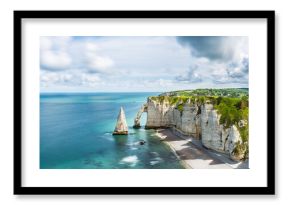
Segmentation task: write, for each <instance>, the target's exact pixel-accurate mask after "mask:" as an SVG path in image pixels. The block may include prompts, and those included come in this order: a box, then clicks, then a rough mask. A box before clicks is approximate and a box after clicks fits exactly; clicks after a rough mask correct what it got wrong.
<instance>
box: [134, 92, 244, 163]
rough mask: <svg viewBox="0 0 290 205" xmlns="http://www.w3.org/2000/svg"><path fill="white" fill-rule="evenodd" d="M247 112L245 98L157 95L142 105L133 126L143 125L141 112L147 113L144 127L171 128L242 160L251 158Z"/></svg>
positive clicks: (206, 145)
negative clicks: (224, 98)
mask: <svg viewBox="0 0 290 205" xmlns="http://www.w3.org/2000/svg"><path fill="white" fill-rule="evenodd" d="M218 101H219V102H218ZM228 102H229V103H232V104H227V103H228ZM241 104H242V105H241ZM232 106H233V107H232ZM246 111H248V109H247V107H245V102H244V101H242V100H240V101H239V100H232V101H229V100H228V99H226V100H223V99H222V98H220V97H209V98H206V97H202V98H201V97H184V96H183V97H176V96H175V97H172V96H154V97H148V99H147V103H145V104H144V105H143V106H142V107H141V108H140V110H139V112H138V114H137V117H136V119H135V125H134V127H140V117H141V114H142V113H143V112H147V122H146V125H145V128H147V129H151V128H172V129H175V130H177V131H178V132H180V133H182V134H184V135H189V136H192V137H193V138H195V139H198V140H201V142H202V144H203V146H205V147H207V148H209V149H212V150H216V151H218V152H222V153H225V154H228V155H229V157H230V158H231V159H233V160H242V159H246V158H248V125H247V122H248V121H247V113H246V114H244V112H246Z"/></svg>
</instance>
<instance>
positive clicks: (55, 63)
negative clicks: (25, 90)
mask: <svg viewBox="0 0 290 205" xmlns="http://www.w3.org/2000/svg"><path fill="white" fill-rule="evenodd" d="M40 63H41V66H42V68H44V69H47V70H55V71H56V70H63V69H68V68H69V67H70V66H71V63H72V59H71V57H70V56H69V55H68V54H67V53H66V52H63V51H51V50H45V51H42V52H41V54H40Z"/></svg>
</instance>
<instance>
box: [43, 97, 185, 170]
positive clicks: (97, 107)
mask: <svg viewBox="0 0 290 205" xmlns="http://www.w3.org/2000/svg"><path fill="white" fill-rule="evenodd" d="M158 94H159V93H73V94H72V93H57V94H55V93H42V94H40V168H41V169H182V168H183V167H182V166H181V164H180V162H179V161H178V159H177V158H176V156H175V155H174V154H173V153H172V152H171V150H170V148H169V147H168V146H167V145H165V144H164V143H162V142H160V140H159V138H157V137H156V136H155V134H154V133H155V131H154V130H145V129H144V125H145V123H146V113H144V114H143V116H142V120H141V125H143V127H142V128H141V129H133V128H132V126H133V122H134V118H135V116H136V113H137V112H138V110H139V108H140V107H141V105H142V104H143V103H145V102H146V99H147V97H148V96H152V95H158ZM121 106H123V108H124V110H125V114H126V119H127V124H128V126H129V135H128V136H113V135H112V131H113V130H114V128H115V123H116V119H117V116H118V113H119V109H120V107H121ZM140 140H145V141H146V143H145V145H140V144H139V141H140Z"/></svg>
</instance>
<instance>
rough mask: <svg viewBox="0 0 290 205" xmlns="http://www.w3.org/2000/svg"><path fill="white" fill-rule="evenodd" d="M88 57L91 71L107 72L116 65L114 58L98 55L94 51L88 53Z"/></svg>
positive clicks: (87, 62)
mask: <svg viewBox="0 0 290 205" xmlns="http://www.w3.org/2000/svg"><path fill="white" fill-rule="evenodd" d="M86 57H87V58H86V65H87V69H88V71H89V72H93V73H94V72H96V73H99V72H100V73H102V72H104V73H106V72H109V68H111V67H112V66H113V65H114V62H113V60H112V59H110V58H109V57H102V56H97V55H94V54H92V53H88V54H87V56H86Z"/></svg>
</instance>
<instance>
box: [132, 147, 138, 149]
mask: <svg viewBox="0 0 290 205" xmlns="http://www.w3.org/2000/svg"><path fill="white" fill-rule="evenodd" d="M130 149H131V150H137V149H138V148H137V147H131V148H130Z"/></svg>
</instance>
